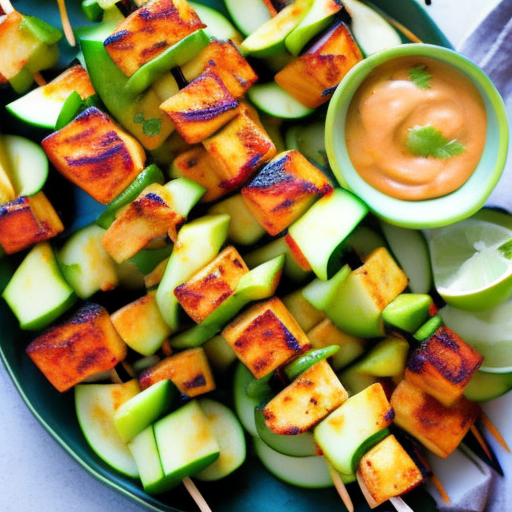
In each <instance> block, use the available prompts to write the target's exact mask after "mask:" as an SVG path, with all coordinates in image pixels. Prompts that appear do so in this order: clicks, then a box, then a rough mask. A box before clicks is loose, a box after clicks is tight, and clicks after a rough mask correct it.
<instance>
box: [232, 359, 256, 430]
mask: <svg viewBox="0 0 512 512" xmlns="http://www.w3.org/2000/svg"><path fill="white" fill-rule="evenodd" d="M254 380H256V378H255V377H254V375H253V374H252V373H251V372H250V371H249V369H248V368H247V366H245V365H244V364H243V363H240V362H239V363H238V365H237V367H236V369H235V374H234V376H233V404H234V407H235V412H236V415H237V417H238V419H239V420H240V423H241V424H242V426H243V427H244V429H245V430H246V431H247V432H248V433H249V434H250V435H251V436H253V437H258V430H257V429H256V420H255V417H254V410H255V409H256V407H257V406H258V405H259V404H260V400H259V398H253V397H250V396H248V395H247V387H248V386H249V384H250V383H251V382H252V381H254Z"/></svg>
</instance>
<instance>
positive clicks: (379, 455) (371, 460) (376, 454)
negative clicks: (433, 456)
mask: <svg viewBox="0 0 512 512" xmlns="http://www.w3.org/2000/svg"><path fill="white" fill-rule="evenodd" d="M356 476H357V481H358V482H359V486H360V487H361V490H362V491H363V494H364V496H365V498H366V501H367V502H368V505H370V508H375V507H376V506H378V505H380V504H381V503H384V502H385V501H387V500H389V499H390V498H395V497H398V496H400V495H402V494H404V493H406V492H408V491H410V490H412V489H414V487H416V486H417V485H419V484H420V483H421V482H422V481H423V475H422V474H421V471H420V469H419V468H418V466H416V464H415V462H414V461H413V460H412V458H411V457H410V455H409V454H408V453H407V452H406V451H405V449H404V448H403V446H402V445H401V444H400V443H399V442H398V440H397V439H396V437H395V436H393V435H389V436H387V437H386V438H384V439H383V440H382V441H381V442H380V443H378V444H376V445H375V446H374V447H373V448H370V450H368V452H366V453H365V454H364V455H363V457H362V458H361V461H360V463H359V468H358V470H357V473H356Z"/></svg>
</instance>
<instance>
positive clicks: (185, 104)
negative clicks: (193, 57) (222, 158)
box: [160, 71, 239, 144]
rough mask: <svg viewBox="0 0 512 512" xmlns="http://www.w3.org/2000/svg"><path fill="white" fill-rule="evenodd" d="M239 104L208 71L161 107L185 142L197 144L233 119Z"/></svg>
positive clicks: (217, 78)
mask: <svg viewBox="0 0 512 512" xmlns="http://www.w3.org/2000/svg"><path fill="white" fill-rule="evenodd" d="M238 104H239V101H238V100H237V99H236V98H235V97H234V96H233V95H232V94H231V93H230V92H229V91H228V89H227V88H226V86H225V85H224V82H223V81H222V80H221V78H220V77H219V76H218V75H217V74H216V73H214V72H211V71H208V72H205V73H203V74H201V75H199V76H198V77H197V78H196V79H195V80H194V81H192V82H190V83H189V84H188V85H187V86H185V87H184V88H183V89H181V90H180V91H179V92H177V93H176V94H174V95H172V96H171V97H170V98H168V99H167V100H165V101H164V102H163V103H162V104H161V105H160V108H161V109H162V110H163V111H164V112H165V113H166V114H167V115H168V116H169V117H170V118H171V120H172V122H173V123H174V125H175V126H176V130H177V131H178V133H179V134H180V135H181V136H182V137H183V138H184V139H185V141H186V142H188V143H189V144H196V143H198V142H201V141H203V140H204V139H206V138H207V137H210V136H211V135H213V134H214V133H215V132H216V131H217V130H219V129H220V128H221V127H222V126H224V125H225V124H226V123H227V122H228V121H230V120H231V119H233V118H234V117H235V116H236V115H237V111H238V110H237V107H238Z"/></svg>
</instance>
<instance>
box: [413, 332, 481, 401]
mask: <svg viewBox="0 0 512 512" xmlns="http://www.w3.org/2000/svg"><path fill="white" fill-rule="evenodd" d="M482 362H483V356H481V355H480V354H479V353H478V352H477V351H476V350H475V349H474V348H472V347H471V346H470V345H468V344H467V343H466V342H465V341H464V340H463V339H462V338H461V337H460V336H459V335H458V334H456V333H455V332H453V331H452V330H451V329H449V328H448V327H447V326H445V325H442V326H441V327H439V328H438V329H437V330H436V331H435V332H434V334H433V335H432V336H430V337H429V338H427V339H426V340H425V341H423V342H422V343H421V346H420V347H419V348H417V349H416V350H415V351H414V352H413V353H412V355H411V357H410V358H409V359H408V361H407V367H406V369H405V379H406V380H407V381H409V382H410V383H411V384H414V385H416V386H418V387H419V388H421V389H422V390H423V391H425V392H426V393H429V394H430V395H432V396H433V397H434V398H437V400H439V401H440V402H441V403H442V404H444V405H446V406H448V407H449V406H450V405H452V404H453V403H455V402H456V401H457V400H458V399H459V398H460V397H461V396H462V393H463V392H464V389H465V387H466V386H467V384H468V382H469V381H470V379H471V377H472V376H473V375H474V374H475V372H476V371H477V370H478V368H479V367H480V366H481V364H482Z"/></svg>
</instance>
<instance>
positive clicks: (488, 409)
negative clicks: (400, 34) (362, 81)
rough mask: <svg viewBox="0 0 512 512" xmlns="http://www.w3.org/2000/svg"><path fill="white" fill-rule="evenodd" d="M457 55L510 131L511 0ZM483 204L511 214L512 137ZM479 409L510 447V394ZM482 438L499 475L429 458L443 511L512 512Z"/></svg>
mask: <svg viewBox="0 0 512 512" xmlns="http://www.w3.org/2000/svg"><path fill="white" fill-rule="evenodd" d="M457 51H459V53H461V54H463V55H465V56H466V57H468V58H469V59H471V60H472V61H473V62H475V63H476V64H478V65H479V66H480V67H481V68H482V69H483V70H484V71H485V72H486V73H487V75H488V76H489V77H490V78H491V80H492V81H493V83H494V84H495V86H496V88H497V89H498V91H499V92H500V94H501V96H502V98H503V100H504V102H505V105H506V108H507V114H508V119H509V124H510V126H511V129H512V0H502V1H501V2H500V3H499V4H498V5H497V6H496V7H495V8H494V9H493V10H492V11H491V12H490V13H489V14H488V15H487V16H486V17H485V18H484V20H483V21H482V22H481V23H480V24H479V25H478V27H477V28H476V29H475V30H474V31H472V32H471V33H470V34H469V35H468V36H467V37H466V39H464V40H463V41H462V43H461V44H460V45H459V47H458V48H457ZM487 205H488V206H494V207H499V208H503V209H505V210H507V211H508V212H510V213H512V136H511V137H510V141H509V157H508V159H507V163H506V166H505V170H504V173H503V175H502V177H501V179H500V182H499V183H498V186H497V187H496V188H495V190H494V191H493V193H492V194H491V196H490V197H489V199H488V201H487ZM483 409H484V411H485V413H486V414H487V415H488V416H489V418H491V420H492V421H493V423H494V424H495V425H496V426H497V427H498V430H499V431H500V432H501V434H502V435H503V437H504V438H505V440H506V441H507V443H508V444H509V446H512V427H511V422H512V392H509V393H507V394H506V395H504V396H502V397H500V398H498V399H495V400H492V401H491V402H488V403H486V404H484V405H483ZM486 437H487V439H488V441H489V444H490V445H491V446H492V448H493V449H494V451H495V453H496V456H497V457H498V460H499V461H500V464H501V466H502V468H503V471H504V474H505V476H503V477H502V476H500V475H499V474H498V473H496V472H495V471H494V470H492V469H490V468H489V466H487V465H485V464H483V463H475V462H474V461H473V462H472V461H471V460H470V459H469V458H467V456H466V455H465V454H463V453H462V452H461V451H460V450H457V451H456V452H454V453H453V454H451V455H450V457H448V459H444V460H441V459H438V458H436V457H431V458H430V459H429V462H430V463H431V466H432V469H433V471H434V473H435V474H436V476H437V477H438V478H439V480H440V481H441V482H442V483H443V485H444V487H445V488H446V490H447V491H448V494H449V496H450V498H451V502H450V503H449V504H446V503H444V502H443V501H442V499H441V497H440V496H439V494H438V493H437V491H436V490H435V489H434V488H433V486H431V485H430V491H431V493H432V495H433V496H434V498H436V501H437V503H438V505H439V509H440V510H441V511H446V512H509V511H512V455H511V454H510V453H508V452H507V451H505V450H504V449H503V448H502V447H501V446H500V445H499V443H498V442H496V441H495V440H494V439H493V438H492V436H490V435H487V436H486Z"/></svg>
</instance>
